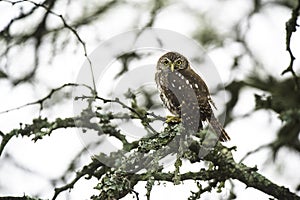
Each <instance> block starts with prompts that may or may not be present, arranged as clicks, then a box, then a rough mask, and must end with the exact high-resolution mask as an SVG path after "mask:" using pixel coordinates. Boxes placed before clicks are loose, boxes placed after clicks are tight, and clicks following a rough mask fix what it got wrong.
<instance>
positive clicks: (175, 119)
mask: <svg viewBox="0 0 300 200" xmlns="http://www.w3.org/2000/svg"><path fill="white" fill-rule="evenodd" d="M166 118H167V119H166V121H165V122H166V123H167V124H179V123H180V122H181V118H180V117H178V116H167V117H166Z"/></svg>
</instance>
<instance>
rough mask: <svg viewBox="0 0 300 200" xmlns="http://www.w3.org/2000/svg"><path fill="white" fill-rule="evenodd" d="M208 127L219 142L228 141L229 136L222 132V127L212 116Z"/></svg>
mask: <svg viewBox="0 0 300 200" xmlns="http://www.w3.org/2000/svg"><path fill="white" fill-rule="evenodd" d="M209 123H210V125H211V126H212V128H213V129H214V131H215V133H216V134H217V135H218V136H219V139H220V141H221V142H226V141H229V140H230V137H229V135H228V134H227V133H226V131H225V130H224V128H223V126H222V125H221V124H220V122H219V121H218V119H217V118H216V117H215V116H214V115H213V114H212V116H211V118H210V121H209Z"/></svg>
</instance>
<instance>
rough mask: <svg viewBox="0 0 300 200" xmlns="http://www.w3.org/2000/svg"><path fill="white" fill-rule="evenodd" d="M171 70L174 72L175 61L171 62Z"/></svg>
mask: <svg viewBox="0 0 300 200" xmlns="http://www.w3.org/2000/svg"><path fill="white" fill-rule="evenodd" d="M171 72H174V63H171Z"/></svg>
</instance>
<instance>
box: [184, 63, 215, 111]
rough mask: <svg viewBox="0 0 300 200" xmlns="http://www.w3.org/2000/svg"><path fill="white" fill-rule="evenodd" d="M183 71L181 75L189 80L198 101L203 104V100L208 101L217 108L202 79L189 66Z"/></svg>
mask: <svg viewBox="0 0 300 200" xmlns="http://www.w3.org/2000/svg"><path fill="white" fill-rule="evenodd" d="M183 73H184V74H183V75H184V76H185V77H186V78H187V79H188V80H190V82H191V83H190V84H191V85H192V87H193V89H194V90H195V92H196V93H197V96H198V101H199V103H200V104H203V103H205V101H208V103H209V104H210V105H211V106H213V107H214V108H215V109H216V110H217V107H216V105H215V103H214V101H213V100H212V98H211V96H210V92H209V90H208V87H207V85H206V84H205V82H204V81H203V79H202V78H201V77H200V76H199V75H198V74H197V73H196V72H195V71H194V70H193V69H191V68H190V69H188V70H185V71H184V72H183Z"/></svg>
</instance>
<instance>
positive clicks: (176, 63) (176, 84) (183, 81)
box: [155, 52, 230, 142]
mask: <svg viewBox="0 0 300 200" xmlns="http://www.w3.org/2000/svg"><path fill="white" fill-rule="evenodd" d="M155 82H156V84H157V87H158V90H159V92H160V98H161V100H162V102H163V103H164V105H165V106H166V107H167V108H168V110H169V111H170V112H171V113H172V114H174V115H175V116H177V117H179V118H180V119H181V121H182V123H183V125H184V127H186V128H188V129H190V130H199V129H201V128H202V122H205V121H206V122H208V123H209V124H210V125H211V127H212V128H213V130H214V132H215V133H216V134H217V135H218V137H219V140H220V141H222V142H225V141H228V140H230V138H229V136H228V135H227V133H226V131H225V130H224V128H223V126H222V125H221V124H220V122H219V121H218V119H217V118H216V117H215V115H214V113H213V110H212V106H213V107H214V108H215V105H214V103H213V101H212V99H211V96H210V93H209V90H208V87H207V86H206V84H205V82H204V81H203V80H202V78H201V77H200V76H199V75H198V74H197V73H195V71H194V70H193V69H192V68H191V66H190V64H189V61H188V60H187V59H186V58H185V57H184V56H183V55H181V54H179V53H177V52H168V53H166V54H164V55H162V56H161V57H160V58H159V60H158V62H157V66H156V73H155Z"/></svg>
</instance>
